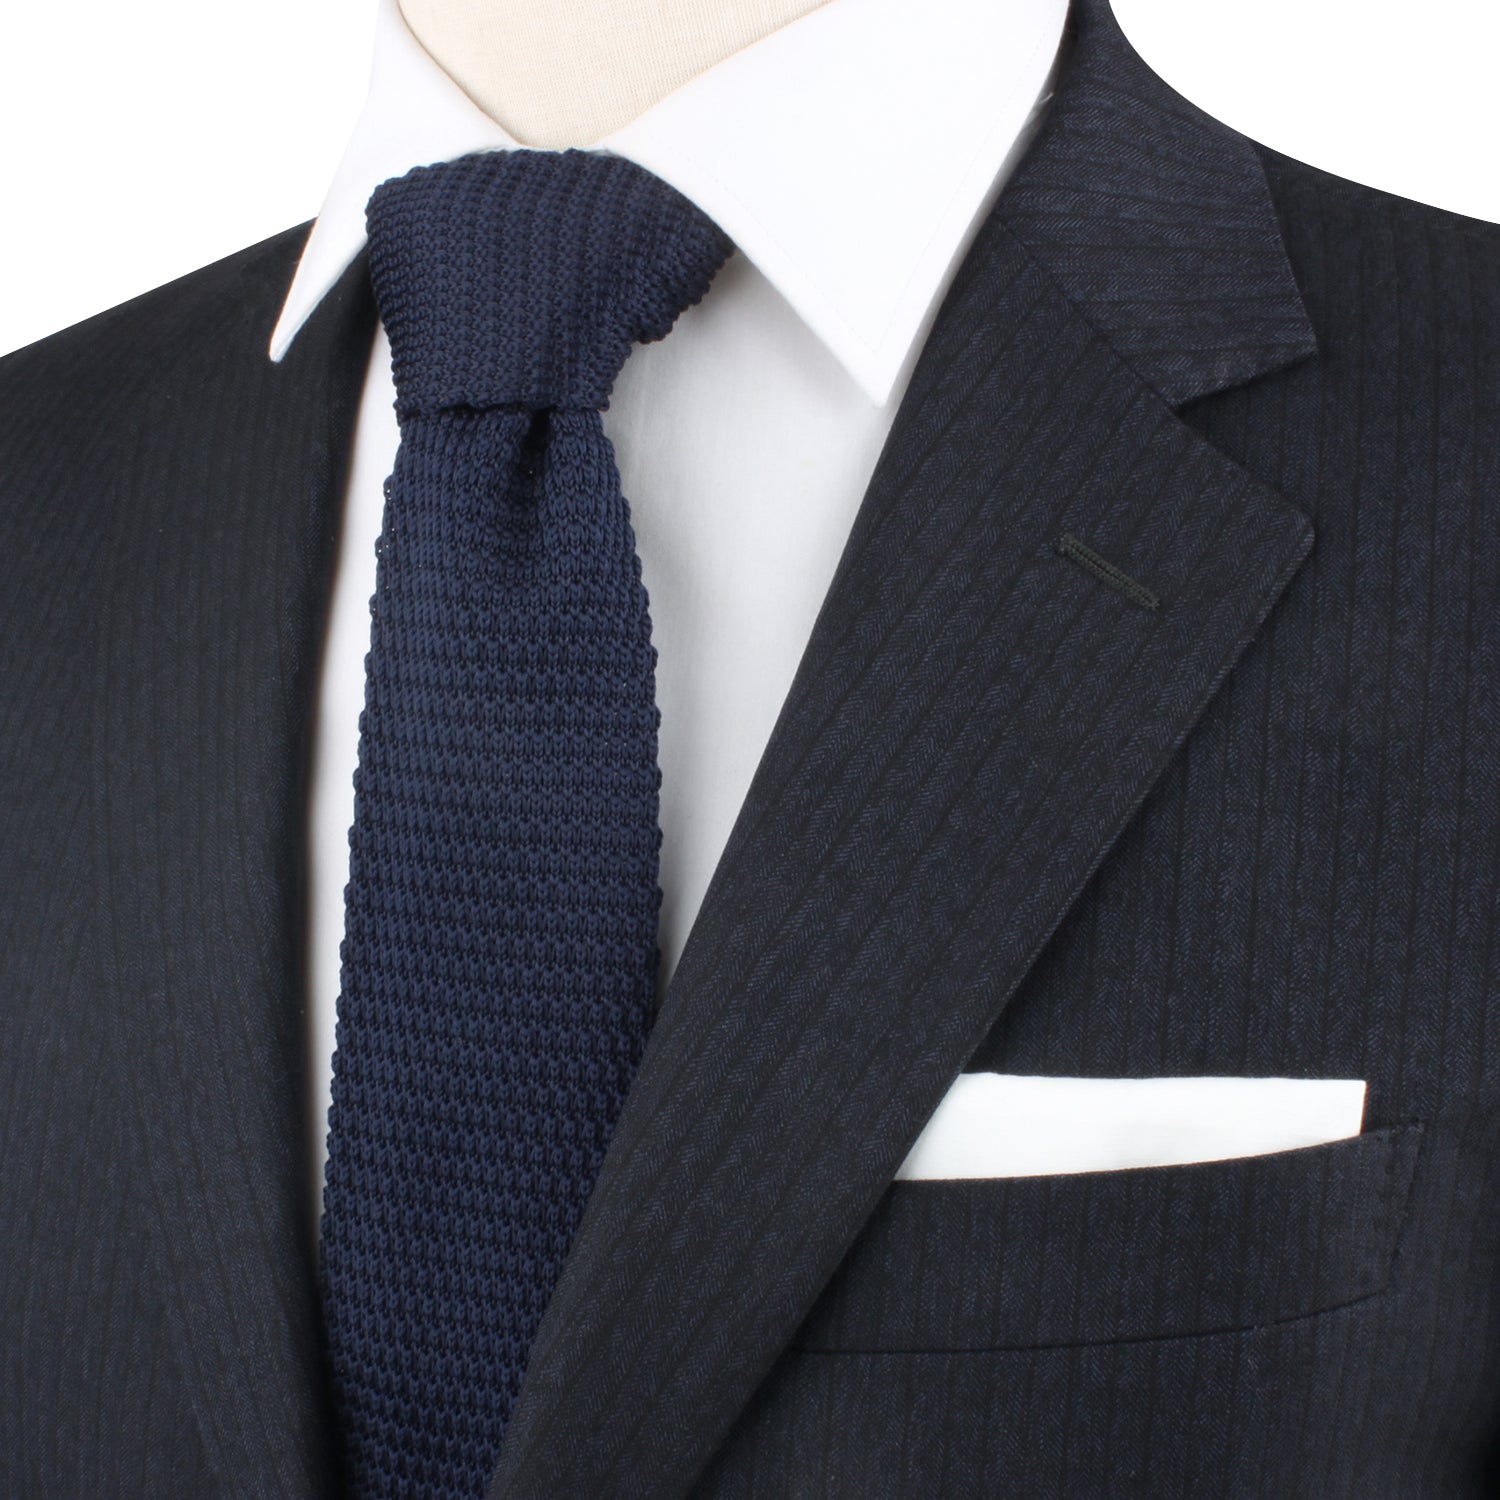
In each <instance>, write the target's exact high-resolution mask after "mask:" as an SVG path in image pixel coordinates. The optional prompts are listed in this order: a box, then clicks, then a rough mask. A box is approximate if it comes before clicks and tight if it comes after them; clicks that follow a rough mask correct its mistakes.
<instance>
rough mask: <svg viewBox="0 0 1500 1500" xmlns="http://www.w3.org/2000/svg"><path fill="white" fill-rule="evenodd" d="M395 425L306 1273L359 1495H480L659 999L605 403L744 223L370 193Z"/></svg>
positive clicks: (412, 184) (647, 828)
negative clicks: (314, 1281) (317, 1227)
mask: <svg viewBox="0 0 1500 1500" xmlns="http://www.w3.org/2000/svg"><path fill="white" fill-rule="evenodd" d="M368 217H369V229H370V271H371V277H372V280H373V282H374V286H375V295H376V300H377V302H378V305H379V308H380V313H381V317H382V319H383V321H384V323H385V326H386V329H387V331H388V333H389V335H390V340H391V351H392V363H393V367H394V372H395V381H396V393H397V400H396V410H397V414H398V417H399V419H400V423H401V446H400V449H399V451H398V453H397V457H396V469H395V473H394V475H393V476H392V478H391V480H390V481H389V482H388V484H387V488H386V510H385V520H384V528H383V531H382V534H381V538H380V543H379V548H378V569H377V581H376V591H375V597H374V599H373V601H372V604H371V613H372V630H371V644H370V654H369V656H368V658H367V660H366V686H365V710H364V714H363V716H362V717H361V719H360V746H359V770H358V773H357V777H356V782H355V811H354V827H353V830H352V832H351V835H350V849H351V861H350V878H349V886H348V890H347V893H346V918H345V938H344V946H343V950H342V958H343V972H342V993H341V996H340V999H339V1006H338V1031H337V1051H336V1054H335V1061H334V1083H333V1108H332V1112H331V1114H330V1116H329V1137H328V1148H329V1149H328V1175H327V1185H326V1190H325V1196H324V1216H323V1238H322V1265H321V1279H322V1293H323V1306H324V1319H325V1324H326V1330H327V1338H328V1348H329V1356H330V1361H331V1372H332V1381H333V1394H334V1404H335V1409H336V1413H337V1417H338V1421H339V1425H340V1436H341V1441H342V1446H343V1452H344V1464H345V1477H346V1482H347V1485H348V1488H349V1491H350V1493H351V1495H352V1496H353V1497H355V1500H369V1497H386V1496H403V1497H417V1496H420V1497H423V1500H450V1497H451V1500H460V1497H461V1500H479V1497H482V1496H483V1494H484V1492H485V1488H486V1485H487V1482H488V1480H489V1477H490V1472H491V1470H492V1468H493V1467H494V1465H495V1462H496V1459H497V1457H498V1455H499V1451H500V1442H501V1438H502V1436H503V1434H504V1431H505V1424H506V1421H507V1419H508V1417H509V1415H510V1411H511V1408H512V1405H513V1404H514V1401H515V1397H516V1393H517V1391H518V1390H519V1388H520V1384H521V1377H522V1375H523V1373H524V1371H525V1366H526V1356H527V1350H528V1347H529V1345H530V1343H531V1339H532V1336H533V1335H534V1333H535V1332H536V1329H537V1325H538V1324H539V1322H540V1321H541V1317H542V1312H543V1309H544V1308H545V1306H546V1303H547V1299H548V1297H549V1295H550V1294H551V1292H552V1289H553V1285H554V1283H555V1282H556V1280H557V1277H558V1274H559V1272H560V1270H561V1267H562V1263H563V1259H564V1257H565V1256H566V1254H567V1251H568V1247H569V1243H570V1241H571V1240H572V1237H573V1233H574V1230H575V1229H576V1228H577V1225H578V1222H579V1219H580V1217H581V1216H582V1213H583V1207H584V1203H585V1201H586V1200H587V1198H588V1195H589V1190H590V1188H591V1187H592V1185H593V1182H594V1178H595V1175H596V1173H597V1172H598V1169H599V1166H600V1163H601V1161H602V1159H603V1156H604V1150H605V1146H606V1145H607V1143H608V1140H609V1136H610V1132H611V1129H612V1128H613V1125H614V1122H615V1119H616V1117H617V1115H618V1113H619V1110H620V1106H621V1103H622V1102H623V1100H624V1097H625V1093H626V1090H627V1088H628V1087H629V1084H630V1080H631V1077H632V1075H633V1073H634V1071H635V1067H636V1064H637V1061H638V1060H639V1057H640V1054H641V1051H642V1048H643V1046H644V1044H645V1039H646V1034H647V1030H648V1027H649V1024H650V1019H651V1015H652V1011H653V1008H654V992H655V976H656V965H657V947H656V937H657V912H658V908H659V905H660V900H661V895H660V891H659V888H658V885H657V857H658V851H659V848H660V842H661V834H660V831H659V828H658V823H657V794H658V788H659V785H660V773H659V771H658V769H657V762H656V730H657V725H658V723H659V715H658V713H657V709H656V702H655V661H656V653H655V650H654V649H653V647H652V644H651V622H650V617H649V615H648V613H647V599H646V591H645V588H644V587H643V585H642V582H641V565H640V560H639V558H638V557H637V555H636V551H635V536H634V532H633V531H632V529H631V525H630V514H629V510H628V507H627V505H626V503H625V500H624V498H623V496H622V495H621V493H620V482H619V474H618V471H617V469H616V467H615V462H614V455H613V450H612V449H611V447H610V444H609V441H608V439H607V438H606V437H605V436H604V431H603V426H602V423H601V420H600V415H599V414H600V412H601V410H602V409H603V408H604V406H605V405H606V403H607V400H608V396H609V391H610V388H611V386H612V385H613V383H614V380H615V377H616V376H617V375H618V373H619V371H620V368H621V366H622V365H623V364H624V362H625V358H626V356H627V355H628V354H629V352H630V348H631V345H632V344H633V343H635V342H638V341H646V340H652V339H659V338H661V337H663V336H664V335H665V334H666V333H667V331H668V330H669V329H670V328H671V326H672V324H673V322H674V321H675V319H676V318H677V316H678V314H679V313H680V312H681V311H682V310H683V309H684V308H685V307H687V306H689V305H690V304H692V303H693V302H696V301H697V300H698V299H699V298H700V297H701V296H702V295H703V293H704V292H705V291H706V290H707V289H708V285H709V283H710V281H711V280H712V279H713V276H714V274H715V272H716V271H717V270H718V268H719V266H720V264H721V263H722V262H723V260H724V258H725V256H726V255H727V254H728V252H729V249H730V244H729V241H728V240H727V239H726V238H725V236H724V235H723V234H722V233H721V232H720V231H719V230H718V229H717V228H716V227H715V226H714V225H713V224H712V223H711V222H710V221H709V220H708V219H707V218H705V217H704V216H703V215H702V214H701V213H699V212H698V210H697V209H695V208H694V207H693V205H692V204H690V203H689V202H688V201H687V200H686V199H685V198H683V197H681V196H680V195H679V194H678V193H677V192H675V191H674V190H673V189H672V188H670V187H669V186H667V184H665V183H664V182H662V181H661V180H660V179H658V178H656V177H653V176H652V175H651V174H650V173H648V172H646V171H644V170H643V169H642V168H640V167H637V166H635V165H634V164H632V163H631V162H629V161H625V160H623V159H620V158H616V157H608V156H603V155H597V154H593V153H586V152H581V151H566V152H561V153H558V152H543V151H511V152H496V153H491V154H486V155H481V156H470V157H464V158H462V159H460V160H458V161H454V162H449V163H447V164H444V165H441V166H436V167H422V168H419V169H417V170H416V171H413V172H410V173H408V174H407V175H406V176H405V177H401V178H398V179H395V180H393V181H391V182H387V183H385V184H383V185H382V186H381V187H380V188H378V189H377V190H376V192H375V195H374V196H373V198H372V199H371V200H370V206H369V215H368Z"/></svg>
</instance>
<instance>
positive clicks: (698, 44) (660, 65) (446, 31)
mask: <svg viewBox="0 0 1500 1500" xmlns="http://www.w3.org/2000/svg"><path fill="white" fill-rule="evenodd" d="M400 3H401V13H402V15H403V16H404V17H405V19H406V23H407V25H408V26H410V28H411V30H412V32H413V33H414V34H415V36H416V37H417V39H418V41H420V42H421V43H422V45H423V46H424V47H425V48H426V49H427V51H428V52H429V53H431V55H432V57H433V59H434V60H435V61H436V62H437V63H438V64H439V65H440V66H441V67H442V68H443V70H444V71H445V72H446V73H447V74H448V75H449V76H450V77H451V78H453V79H454V80H455V81H456V82H457V83H458V84H459V85H460V86H461V87H462V88H463V89H464V91H465V92H466V93H467V94H468V95H469V97H470V98H471V99H473V101H474V102H475V103H476V104H477V105H478V106H479V107H480V108H481V109H482V110H484V112H485V113H486V114H487V115H489V116H490V117H491V118H492V119H494V120H496V121H498V122H499V123H500V124H501V125H502V126H504V127H505V129H506V130H508V131H509V132H510V134H511V135H512V136H514V137H515V138H516V139H517V140H518V141H520V142H521V143H522V144H523V145H527V146H535V147H539V148H542V149H546V150H561V149H563V148H564V147H568V146H587V145H590V144H592V143H593V142H594V141H597V140H599V139H600V138H601V137H603V136H606V135H608V134H609V133H610V132H611V131H613V130H617V129H618V128H619V127H620V126H622V125H624V124H626V123H628V122H629V121H631V120H633V119H635V117H636V116H637V115H639V114H642V113H644V112H645V111H646V110H647V109H649V108H650V107H651V106H652V105H653V104H655V103H656V102H657V101H658V100H659V99H662V98H665V97H666V95H668V94H670V93H671V92H672V90H673V89H676V88H678V87H680V86H681V85H682V84H684V83H686V82H687V81H688V79H690V78H694V77H696V76H697V75H698V74H699V73H702V72H704V71H705V70H706V69H708V68H711V67H712V66H713V65H714V64H715V63H717V62H720V61H722V60H723V59H724V58H726V57H729V56H730V55H731V54H733V53H735V52H738V51H740V50H741V49H742V48H744V47H748V46H749V45H750V44H751V43H752V42H756V41H759V40H760V39H761V37H763V36H767V35H769V34H770V33H771V32H773V31H775V30H777V29H778V28H779V27H781V26H785V25H786V24H787V23H788V22H789V21H795V20H796V19H797V18H798V17H799V16H803V15H806V14H807V13H808V12H809V11H812V10H816V9H817V8H818V6H819V5H821V4H822V3H823V0H709V3H705V0H400Z"/></svg>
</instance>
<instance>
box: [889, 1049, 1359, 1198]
mask: <svg viewBox="0 0 1500 1500" xmlns="http://www.w3.org/2000/svg"><path fill="white" fill-rule="evenodd" d="M1364 1108H1365V1081H1364V1079H1362V1078H1178V1077H1173V1078H1047V1077H1033V1076H1028V1075H1024V1074H1018V1073H961V1074H960V1075H959V1076H958V1078H957V1080H956V1081H955V1082H954V1084H953V1087H952V1088H951V1089H950V1090H949V1091H948V1093H947V1094H946V1095H945V1096H944V1098H943V1101H942V1103H941V1104H939V1105H938V1108H937V1110H936V1112H935V1113H934V1114H933V1116H932V1119H931V1120H930V1121H928V1123H927V1127H926V1128H925V1129H924V1130H923V1131H922V1134H921V1135H920V1136H918V1137H917V1141H916V1144H915V1145H914V1146H913V1147H912V1149H911V1151H910V1152H909V1153H908V1155H907V1158H906V1160H905V1161H904V1162H903V1163H902V1164H901V1167H900V1169H899V1170H898V1171H897V1173H896V1179H897V1181H907V1182H911V1181H917V1180H925V1179H932V1178H954V1177H1036V1176H1040V1175H1042V1174H1045V1173H1050V1172H1099V1171H1113V1170H1118V1169H1120V1168H1122V1167H1166V1166H1180V1165H1186V1164H1187V1163H1189V1162H1202V1161H1224V1160H1227V1159H1229V1158H1231V1157H1236V1156H1259V1155H1264V1154H1265V1153H1268V1152H1272V1151H1289V1150H1291V1149H1293V1148H1294V1147H1298V1146H1320V1145H1325V1144H1327V1143H1328V1142H1330V1141H1340V1140H1344V1139H1346V1138H1347V1137H1348V1136H1352V1135H1358V1134H1359V1132H1360V1126H1361V1122H1362V1120H1363V1118H1364Z"/></svg>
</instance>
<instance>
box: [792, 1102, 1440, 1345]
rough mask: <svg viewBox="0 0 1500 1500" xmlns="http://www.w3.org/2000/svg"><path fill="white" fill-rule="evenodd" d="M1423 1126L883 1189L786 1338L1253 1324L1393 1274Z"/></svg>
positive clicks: (1049, 1340)
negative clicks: (1283, 1147) (1237, 1152)
mask: <svg viewBox="0 0 1500 1500" xmlns="http://www.w3.org/2000/svg"><path fill="white" fill-rule="evenodd" d="M1421 1133H1422V1127H1421V1125H1420V1124H1416V1123H1411V1124H1401V1125H1392V1126H1386V1127H1383V1128H1380V1129H1375V1130H1369V1131H1366V1132H1365V1133H1364V1134H1362V1135H1357V1136H1351V1137H1348V1138H1347V1139H1344V1140H1339V1141H1333V1142H1330V1143H1328V1144H1326V1145H1319V1146H1304V1147H1299V1148H1297V1149H1295V1150H1289V1151H1277V1152H1273V1153H1269V1154H1266V1155H1261V1156H1247V1157H1238V1158H1234V1159H1232V1160H1228V1161H1213V1162H1200V1163H1194V1164H1192V1165H1187V1166H1159V1167H1134V1168H1127V1169H1122V1170H1116V1171H1102V1172H1078V1173H1070V1174H1065V1175H1055V1176H1041V1177H1014V1178H984V1179H970V1180H961V1181H915V1182H896V1183H893V1184H892V1186H891V1188H890V1190H889V1191H888V1193H887V1194H886V1196H885V1198H884V1199H883V1200H882V1201H881V1204H880V1205H879V1207H878V1208H877V1209H876V1211H875V1213H874V1215H873V1216H872V1218H871V1219H870V1221H869V1223H868V1224H867V1225H866V1227H865V1229H864V1231H863V1232H862V1233H861V1235H860V1237H859V1239H858V1240H857V1241H856V1242H855V1244H854V1246H853V1248H852V1249H851V1252H850V1254H849V1255H848V1257H847V1258H846V1259H845V1261H844V1263H843V1264H842V1265H841V1266H840V1268H839V1270H838V1271H837V1272H836V1273H835V1275H834V1278H833V1280H832V1281H831V1282H830V1283H829V1285H828V1287H827V1288H826V1290H825V1292H824V1294H823V1296H822V1297H821V1298H820V1300H819V1301H818V1303H817V1305H816V1307H815V1308H814V1309H813V1312H812V1314H811V1315H810V1316H809V1318H808V1319H807V1321H806V1323H805V1324H804V1325H803V1327H802V1329H801V1331H800V1333H799V1334H798V1337H797V1339H796V1341H795V1347H798V1348H801V1349H812V1350H820V1351H824V1352H830V1353H831V1352H839V1351H847V1352H854V1351H874V1350H887V1351H890V1350H904V1351H933V1352H939V1351H960V1350H968V1351H973V1350H986V1349H1036V1348H1046V1347H1052V1346H1061V1345H1069V1344H1103V1343H1113V1342H1118V1341H1122V1340H1135V1339H1150V1338H1170V1337H1175V1336H1181V1335H1185V1334H1203V1333H1227V1332H1232V1331H1235V1330H1239V1329H1247V1328H1259V1327H1264V1326H1266V1325H1269V1324H1274V1323H1280V1322H1285V1321H1287V1320H1290V1319H1293V1318H1301V1317H1306V1316H1308V1315H1310V1314H1314V1313H1319V1312H1326V1311H1330V1310H1332V1309H1334V1308H1339V1307H1345V1306H1348V1305H1349V1304H1351V1303H1355V1302H1359V1301H1361V1300H1362V1299H1364V1298H1368V1297H1374V1296H1377V1295H1378V1294H1379V1293H1380V1292H1381V1291H1383V1290H1384V1289H1385V1287H1386V1286H1387V1284H1388V1283H1389V1282H1390V1280H1391V1276H1392V1269H1393V1266H1394V1264H1395V1260H1396V1255H1397V1251H1398V1247H1399V1242H1400V1234H1401V1228H1402V1224H1403V1222H1404V1219H1405V1212H1406V1203H1407V1198H1408V1194H1409V1190H1410V1188H1411V1183H1412V1178H1413V1173H1414V1169H1415V1163H1416V1157H1417V1151H1418V1146H1419V1143H1420V1139H1421Z"/></svg>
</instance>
